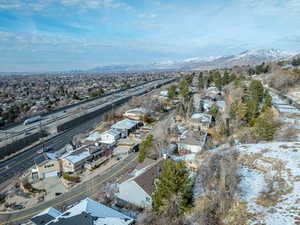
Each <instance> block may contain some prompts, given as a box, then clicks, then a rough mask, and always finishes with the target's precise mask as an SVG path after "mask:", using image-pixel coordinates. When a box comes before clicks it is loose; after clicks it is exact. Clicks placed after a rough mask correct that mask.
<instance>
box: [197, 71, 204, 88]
mask: <svg viewBox="0 0 300 225" xmlns="http://www.w3.org/2000/svg"><path fill="white" fill-rule="evenodd" d="M198 88H199V89H200V90H201V89H204V88H205V78H204V77H203V75H201V74H200V75H199V78H198Z"/></svg>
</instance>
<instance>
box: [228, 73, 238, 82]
mask: <svg viewBox="0 0 300 225" xmlns="http://www.w3.org/2000/svg"><path fill="white" fill-rule="evenodd" d="M235 79H236V75H235V73H232V74H231V75H230V82H229V83H231V82H233V81H235Z"/></svg>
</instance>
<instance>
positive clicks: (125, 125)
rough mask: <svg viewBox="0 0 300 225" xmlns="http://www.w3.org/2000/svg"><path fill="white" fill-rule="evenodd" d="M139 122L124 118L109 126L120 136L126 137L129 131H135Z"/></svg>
mask: <svg viewBox="0 0 300 225" xmlns="http://www.w3.org/2000/svg"><path fill="white" fill-rule="evenodd" d="M139 124H140V123H139V121H136V120H129V119H125V120H121V121H119V122H117V123H115V124H113V125H112V126H111V128H112V129H113V130H115V131H117V132H120V133H121V134H122V136H125V137H127V136H128V135H129V133H131V132H133V131H135V130H136V129H137V128H138V127H139Z"/></svg>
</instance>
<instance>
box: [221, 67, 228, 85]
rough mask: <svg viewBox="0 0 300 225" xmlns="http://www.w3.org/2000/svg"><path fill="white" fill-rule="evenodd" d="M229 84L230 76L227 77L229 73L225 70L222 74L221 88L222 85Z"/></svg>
mask: <svg viewBox="0 0 300 225" xmlns="http://www.w3.org/2000/svg"><path fill="white" fill-rule="evenodd" d="M229 83H230V76H229V72H228V71H227V70H226V71H225V72H224V75H223V77H222V84H223V86H224V85H227V84H229Z"/></svg>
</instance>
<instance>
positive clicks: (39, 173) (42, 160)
mask: <svg viewBox="0 0 300 225" xmlns="http://www.w3.org/2000/svg"><path fill="white" fill-rule="evenodd" d="M60 172H61V167H60V163H59V160H58V157H57V156H56V154H54V153H43V154H41V155H39V156H37V157H35V158H34V167H33V169H32V171H31V173H32V178H33V179H35V178H38V179H44V178H47V177H53V176H57V175H59V173H60Z"/></svg>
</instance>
